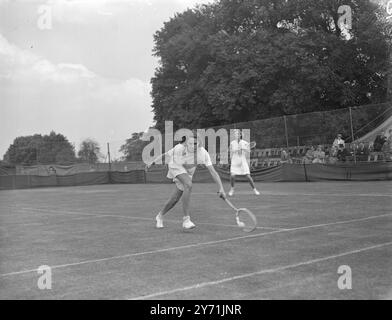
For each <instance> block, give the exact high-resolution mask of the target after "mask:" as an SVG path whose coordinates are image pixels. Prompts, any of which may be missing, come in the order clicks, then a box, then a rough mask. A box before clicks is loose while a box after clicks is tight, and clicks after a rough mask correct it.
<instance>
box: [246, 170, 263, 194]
mask: <svg viewBox="0 0 392 320" xmlns="http://www.w3.org/2000/svg"><path fill="white" fill-rule="evenodd" d="M246 178H247V179H248V181H249V183H250V186H251V187H252V189H253V192H254V193H255V194H256V195H260V192H259V191H258V190H257V189H256V186H255V182H254V181H253V179H252V177H251V176H250V174H247V175H246Z"/></svg>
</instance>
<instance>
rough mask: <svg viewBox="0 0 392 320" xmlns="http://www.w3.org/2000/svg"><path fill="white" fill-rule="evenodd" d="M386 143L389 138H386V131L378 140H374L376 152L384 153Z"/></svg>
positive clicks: (382, 132)
mask: <svg viewBox="0 0 392 320" xmlns="http://www.w3.org/2000/svg"><path fill="white" fill-rule="evenodd" d="M386 141H387V137H386V136H385V134H384V131H381V132H380V134H379V135H377V137H376V139H374V152H382V148H383V146H384V144H385V142H386Z"/></svg>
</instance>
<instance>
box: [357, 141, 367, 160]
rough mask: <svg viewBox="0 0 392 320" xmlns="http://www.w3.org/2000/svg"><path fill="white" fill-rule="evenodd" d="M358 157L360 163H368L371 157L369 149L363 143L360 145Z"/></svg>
mask: <svg viewBox="0 0 392 320" xmlns="http://www.w3.org/2000/svg"><path fill="white" fill-rule="evenodd" d="M356 155H357V157H358V161H367V158H368V156H369V149H368V148H366V146H365V144H364V143H363V142H360V143H359V145H358V148H357V151H356Z"/></svg>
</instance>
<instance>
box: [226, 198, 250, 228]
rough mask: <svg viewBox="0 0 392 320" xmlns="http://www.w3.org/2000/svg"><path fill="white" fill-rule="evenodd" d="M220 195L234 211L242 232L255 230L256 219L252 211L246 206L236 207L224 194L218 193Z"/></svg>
mask: <svg viewBox="0 0 392 320" xmlns="http://www.w3.org/2000/svg"><path fill="white" fill-rule="evenodd" d="M220 197H221V198H222V199H223V200H224V201H225V202H226V203H227V204H228V205H229V206H230V207H231V208H232V209H233V210H234V211H235V212H236V214H235V219H236V222H237V225H238V226H239V227H240V228H242V230H243V231H244V232H252V231H254V230H256V228H257V219H256V217H255V215H254V214H253V213H252V211H250V210H248V209H246V208H240V209H237V208H236V207H235V206H234V205H233V204H232V203H231V201H230V200H229V199H227V198H226V197H225V196H223V195H220Z"/></svg>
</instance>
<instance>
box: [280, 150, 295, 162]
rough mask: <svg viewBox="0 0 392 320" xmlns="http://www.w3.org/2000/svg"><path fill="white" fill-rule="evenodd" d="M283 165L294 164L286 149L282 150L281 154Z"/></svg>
mask: <svg viewBox="0 0 392 320" xmlns="http://www.w3.org/2000/svg"><path fill="white" fill-rule="evenodd" d="M280 162H281V163H292V161H291V157H290V153H289V152H288V151H287V150H286V149H282V150H281V153H280Z"/></svg>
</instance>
